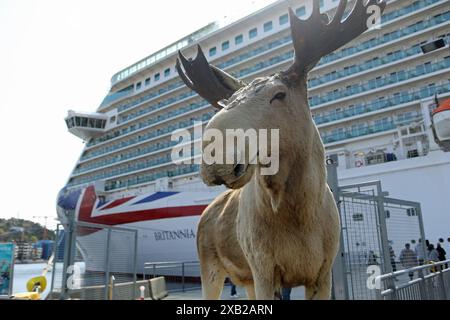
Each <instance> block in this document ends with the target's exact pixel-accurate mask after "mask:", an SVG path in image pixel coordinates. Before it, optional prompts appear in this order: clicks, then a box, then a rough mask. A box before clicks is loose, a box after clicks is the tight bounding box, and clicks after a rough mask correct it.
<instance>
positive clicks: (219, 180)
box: [213, 176, 225, 185]
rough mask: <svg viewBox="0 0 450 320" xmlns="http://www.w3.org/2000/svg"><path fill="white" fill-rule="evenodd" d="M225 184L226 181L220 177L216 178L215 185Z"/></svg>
mask: <svg viewBox="0 0 450 320" xmlns="http://www.w3.org/2000/svg"><path fill="white" fill-rule="evenodd" d="M224 183H225V181H224V180H223V179H222V177H220V176H215V177H214V181H213V184H215V185H221V184H224Z"/></svg>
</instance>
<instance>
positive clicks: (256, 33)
mask: <svg viewBox="0 0 450 320" xmlns="http://www.w3.org/2000/svg"><path fill="white" fill-rule="evenodd" d="M257 35H258V30H257V29H256V28H253V29H251V30H250V31H249V32H248V37H249V38H250V39H252V38H254V37H256V36H257Z"/></svg>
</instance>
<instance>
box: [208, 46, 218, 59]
mask: <svg viewBox="0 0 450 320" xmlns="http://www.w3.org/2000/svg"><path fill="white" fill-rule="evenodd" d="M216 53H217V48H216V47H212V48H211V49H209V56H210V57H212V56H214V55H216Z"/></svg>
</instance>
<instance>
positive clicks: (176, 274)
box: [144, 261, 201, 292]
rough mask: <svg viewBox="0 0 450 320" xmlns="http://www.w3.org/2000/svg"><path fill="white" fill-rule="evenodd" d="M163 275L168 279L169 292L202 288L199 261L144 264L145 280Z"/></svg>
mask: <svg viewBox="0 0 450 320" xmlns="http://www.w3.org/2000/svg"><path fill="white" fill-rule="evenodd" d="M161 275H162V276H164V277H165V278H166V286H167V290H168V291H169V292H178V291H182V292H184V291H187V290H196V289H200V288H201V282H200V277H199V275H200V262H199V261H170V262H146V263H145V264H144V279H147V277H149V278H155V277H158V276H161Z"/></svg>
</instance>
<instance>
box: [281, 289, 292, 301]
mask: <svg viewBox="0 0 450 320" xmlns="http://www.w3.org/2000/svg"><path fill="white" fill-rule="evenodd" d="M291 291H292V288H281V299H282V300H291Z"/></svg>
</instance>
